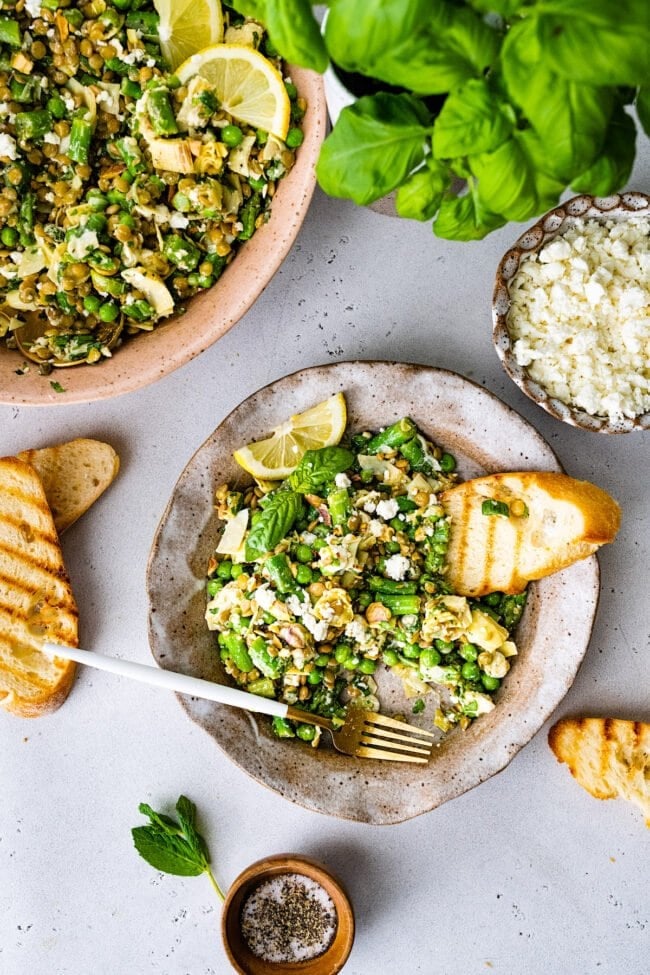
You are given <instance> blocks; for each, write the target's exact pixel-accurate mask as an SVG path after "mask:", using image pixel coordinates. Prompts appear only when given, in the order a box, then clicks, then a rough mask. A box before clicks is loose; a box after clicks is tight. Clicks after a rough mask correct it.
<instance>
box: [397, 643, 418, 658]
mask: <svg viewBox="0 0 650 975" xmlns="http://www.w3.org/2000/svg"><path fill="white" fill-rule="evenodd" d="M402 653H403V654H404V656H405V657H408V659H409V660H416V659H417V658H418V657H419V656H420V653H421V650H420V647H419V646H418V645H417V643H408V644H407V645H406V646H405V647H404V648H403V650H402Z"/></svg>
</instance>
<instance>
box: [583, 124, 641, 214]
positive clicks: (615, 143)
mask: <svg viewBox="0 0 650 975" xmlns="http://www.w3.org/2000/svg"><path fill="white" fill-rule="evenodd" d="M635 148H636V126H635V124H634V119H633V118H632V117H631V116H630V115H628V114H627V112H625V111H623V109H622V108H620V107H617V108H616V110H615V112H614V114H613V116H612V118H611V121H610V123H609V128H608V129H607V134H606V135H605V143H604V145H603V148H602V149H601V150H600V154H599V155H598V158H597V159H596V161H595V162H594V163H593V164H592V165H591V166H590V167H589V169H586V170H585V172H584V173H582V174H581V175H580V176H578V177H577V178H576V179H574V180H572V181H571V189H572V190H575V191H576V193H593V194H595V195H596V196H609V194H610V193H615V192H616V191H617V190H619V189H620V188H621V186H625V184H626V183H627V181H628V179H629V178H630V173H631V172H632V165H633V163H634V154H635Z"/></svg>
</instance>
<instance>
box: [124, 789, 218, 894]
mask: <svg viewBox="0 0 650 975" xmlns="http://www.w3.org/2000/svg"><path fill="white" fill-rule="evenodd" d="M138 810H139V811H140V812H141V813H142V815H143V816H148V817H149V820H150V822H149V824H148V825H147V826H135V827H134V828H133V829H132V830H131V834H132V836H133V843H134V845H135V848H136V850H137V851H138V853H139V854H140V856H141V857H142V858H143V859H144V860H146V861H147V863H149V864H150V865H151V866H152V867H154V868H155V869H156V870H162V871H163V873H172V874H175V875H177V876H179V877H198V876H199V874H202V873H207V875H208V877H209V879H210V883H211V884H212V886H213V887H214V889H215V890H216V892H217V894H218V895H219V897H220V898H221V900H225V895H224V893H223V891H222V890H221V887H220V886H219V884H218V883H217V881H216V880H215V878H214V874H213V873H212V870H211V869H210V853H209V851H208V847H207V845H206V842H205V840H204V839H203V837H202V836H201V834H200V833H199V832H198V831H197V829H196V827H195V825H194V824H195V820H196V806H195V805H194V803H193V802H191V801H190V800H189V799H188V798H187V796H180V797H179V799H178V802H177V803H176V812H177V814H178V822H175V820H173V819H172V818H171V817H170V816H165V815H164V814H163V813H157V812H155V811H154V810H153V809H152V808H151V806H149V805H147V803H146V802H141V803H140V805H139V806H138Z"/></svg>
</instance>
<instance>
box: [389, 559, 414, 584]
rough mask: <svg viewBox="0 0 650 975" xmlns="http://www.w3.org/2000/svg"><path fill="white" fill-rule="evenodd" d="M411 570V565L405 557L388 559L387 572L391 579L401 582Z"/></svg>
mask: <svg viewBox="0 0 650 975" xmlns="http://www.w3.org/2000/svg"><path fill="white" fill-rule="evenodd" d="M410 568H411V563H410V561H409V559H407V558H406V556H405V555H391V557H390V558H389V559H386V565H385V572H386V575H387V576H388V578H389V579H396V580H398V581H399V580H401V579H404V578H405V577H406V573H407V572H408V570H409V569H410Z"/></svg>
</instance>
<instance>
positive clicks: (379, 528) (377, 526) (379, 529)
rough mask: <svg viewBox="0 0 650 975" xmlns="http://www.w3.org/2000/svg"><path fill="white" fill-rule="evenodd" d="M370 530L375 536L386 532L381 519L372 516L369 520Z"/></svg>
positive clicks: (377, 536)
mask: <svg viewBox="0 0 650 975" xmlns="http://www.w3.org/2000/svg"><path fill="white" fill-rule="evenodd" d="M368 531H369V532H370V534H371V535H374V536H375V538H379V536H380V535H382V534H383V532H384V525H383V523H382V522H381V521H379V519H377V518H371V519H370V521H369V522H368Z"/></svg>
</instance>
